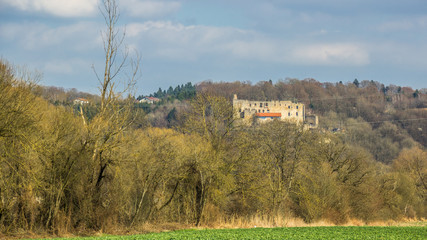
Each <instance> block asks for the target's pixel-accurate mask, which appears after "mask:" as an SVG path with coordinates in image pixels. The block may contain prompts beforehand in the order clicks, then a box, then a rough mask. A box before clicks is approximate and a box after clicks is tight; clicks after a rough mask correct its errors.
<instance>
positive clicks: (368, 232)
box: [56, 226, 427, 240]
mask: <svg viewBox="0 0 427 240" xmlns="http://www.w3.org/2000/svg"><path fill="white" fill-rule="evenodd" d="M139 239H141V240H143V239H177V240H178V239H427V227H425V226H422V227H394V226H393V227H367V226H366V227H292V228H251V229H204V230H200V229H191V230H178V231H170V232H162V233H149V234H140V235H130V236H110V235H108V236H98V237H83V238H81V237H76V238H59V239H56V240H139Z"/></svg>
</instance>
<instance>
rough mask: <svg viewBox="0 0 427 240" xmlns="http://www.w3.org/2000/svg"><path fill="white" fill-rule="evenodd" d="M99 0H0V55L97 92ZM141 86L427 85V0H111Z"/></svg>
mask: <svg viewBox="0 0 427 240" xmlns="http://www.w3.org/2000/svg"><path fill="white" fill-rule="evenodd" d="M99 2H100V0H0V57H1V58H3V59H6V60H8V61H9V62H11V63H13V64H16V65H20V66H26V67H27V68H29V69H37V70H38V71H41V72H42V73H43V80H42V81H41V84H42V85H48V86H51V85H53V86H59V87H64V88H66V89H67V88H77V89H78V90H81V91H87V92H91V93H96V92H97V86H98V85H97V84H98V82H97V80H96V76H95V74H94V72H93V70H92V66H94V67H95V69H98V71H102V61H103V44H102V38H101V31H102V30H103V29H104V27H105V26H104V25H103V23H104V22H103V18H102V15H101V14H100V11H99V8H98V5H99ZM118 3H119V8H120V13H121V14H120V16H121V17H120V22H119V23H120V27H123V28H125V29H126V39H125V44H126V46H127V48H128V49H130V50H131V52H134V51H137V52H139V53H140V55H141V56H142V75H141V79H140V80H139V82H138V84H137V88H138V94H147V93H150V92H153V91H156V90H157V89H158V88H159V87H161V88H162V89H165V88H168V87H169V86H170V85H172V86H176V85H178V84H185V83H186V82H192V83H197V82H201V81H203V80H207V79H210V80H213V81H250V82H252V83H256V82H258V81H263V80H269V79H271V80H273V81H277V80H279V79H285V78H288V77H290V78H299V79H304V78H314V79H316V80H318V81H321V82H338V81H343V82H349V81H351V82H352V81H353V80H354V79H355V78H357V79H359V80H375V81H379V82H382V83H384V84H386V85H388V84H396V85H402V86H410V87H413V88H414V89H415V88H416V89H419V88H426V87H427V1H425V0H404V1H403V0H375V1H373V0H215V1H214V0H212V1H211V0H209V1H208V0H118Z"/></svg>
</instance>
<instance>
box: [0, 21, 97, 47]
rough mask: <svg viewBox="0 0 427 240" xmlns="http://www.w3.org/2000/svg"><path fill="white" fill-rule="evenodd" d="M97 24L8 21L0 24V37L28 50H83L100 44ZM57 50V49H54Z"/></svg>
mask: <svg viewBox="0 0 427 240" xmlns="http://www.w3.org/2000/svg"><path fill="white" fill-rule="evenodd" d="M96 29H99V28H98V26H97V25H96V24H94V23H92V22H77V23H74V24H71V25H66V26H61V27H49V26H47V25H45V24H41V23H23V24H17V23H9V24H3V25H0V37H1V38H2V39H3V40H4V41H8V42H14V44H15V45H16V46H18V47H19V48H22V49H25V50H29V51H36V50H40V51H52V50H53V49H54V48H55V47H57V48H59V49H60V50H61V51H66V50H73V51H85V50H90V49H91V48H93V47H96V46H97V45H98V44H100V36H99V31H97V30H96ZM55 50H57V49H55Z"/></svg>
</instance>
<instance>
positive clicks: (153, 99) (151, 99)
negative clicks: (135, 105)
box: [139, 97, 160, 104]
mask: <svg viewBox="0 0 427 240" xmlns="http://www.w3.org/2000/svg"><path fill="white" fill-rule="evenodd" d="M159 101H160V99H158V98H156V97H143V98H142V99H141V100H139V102H140V103H148V104H153V103H156V102H159Z"/></svg>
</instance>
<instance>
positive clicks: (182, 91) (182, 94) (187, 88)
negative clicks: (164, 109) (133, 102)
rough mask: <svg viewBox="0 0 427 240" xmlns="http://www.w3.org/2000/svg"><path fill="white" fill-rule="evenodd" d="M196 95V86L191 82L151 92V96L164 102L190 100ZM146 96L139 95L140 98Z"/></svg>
mask: <svg viewBox="0 0 427 240" xmlns="http://www.w3.org/2000/svg"><path fill="white" fill-rule="evenodd" d="M194 96H196V87H195V86H194V85H193V84H192V83H191V82H188V83H187V84H185V85H184V84H181V85H178V86H176V87H175V88H173V87H172V86H170V87H169V88H168V90H167V91H166V90H162V88H159V90H157V92H155V93H152V94H150V97H156V98H159V99H161V100H163V101H162V102H167V101H169V102H173V101H174V100H175V99H177V100H179V101H183V100H188V99H191V98H193V97H194ZM143 97H144V96H142V95H140V96H138V98H137V99H138V100H140V99H142V98H143Z"/></svg>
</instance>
